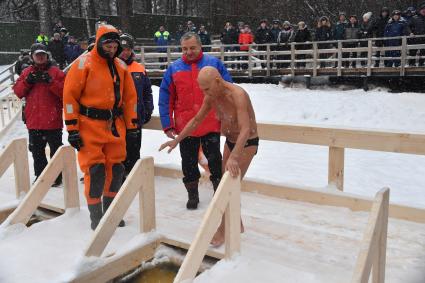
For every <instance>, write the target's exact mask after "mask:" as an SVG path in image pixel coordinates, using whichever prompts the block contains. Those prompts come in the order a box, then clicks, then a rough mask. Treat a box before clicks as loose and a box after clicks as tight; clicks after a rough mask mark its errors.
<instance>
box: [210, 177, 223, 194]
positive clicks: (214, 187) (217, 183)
mask: <svg viewBox="0 0 425 283" xmlns="http://www.w3.org/2000/svg"><path fill="white" fill-rule="evenodd" d="M220 181H221V180H214V181H211V183H212V184H213V189H214V194H215V192H216V191H217V188H218V185H220Z"/></svg>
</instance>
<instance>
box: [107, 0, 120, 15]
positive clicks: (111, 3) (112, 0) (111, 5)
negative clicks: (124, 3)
mask: <svg viewBox="0 0 425 283" xmlns="http://www.w3.org/2000/svg"><path fill="white" fill-rule="evenodd" d="M109 9H110V10H111V15H112V16H116V15H118V11H117V0H110V1H109Z"/></svg>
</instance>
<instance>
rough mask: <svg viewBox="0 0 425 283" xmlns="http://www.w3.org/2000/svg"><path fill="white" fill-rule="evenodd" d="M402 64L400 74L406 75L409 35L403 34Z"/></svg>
mask: <svg viewBox="0 0 425 283" xmlns="http://www.w3.org/2000/svg"><path fill="white" fill-rule="evenodd" d="M400 53H401V62H400V63H401V64H400V76H404V74H405V72H406V55H407V37H406V36H403V38H402V39H401V52H400Z"/></svg>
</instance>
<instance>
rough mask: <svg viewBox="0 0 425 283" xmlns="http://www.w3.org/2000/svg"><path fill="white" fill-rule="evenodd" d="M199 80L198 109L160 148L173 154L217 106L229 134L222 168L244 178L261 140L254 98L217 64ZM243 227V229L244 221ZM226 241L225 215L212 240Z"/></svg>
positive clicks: (223, 130)
mask: <svg viewBox="0 0 425 283" xmlns="http://www.w3.org/2000/svg"><path fill="white" fill-rule="evenodd" d="M198 83H199V87H200V88H201V90H202V92H203V93H204V94H205V97H204V101H203V103H202V106H201V108H200V110H199V112H198V113H197V114H196V116H195V117H194V118H193V119H192V120H190V121H189V123H188V124H187V125H186V127H185V128H184V129H183V130H182V132H181V133H180V135H178V136H177V137H176V138H175V139H174V140H171V141H168V142H166V143H164V144H162V145H161V147H160V148H159V150H160V151H161V150H163V149H164V148H166V147H169V150H168V153H170V152H171V151H172V150H173V149H174V148H175V147H176V146H177V144H178V143H179V142H180V141H181V140H182V139H184V138H185V137H187V136H189V135H190V133H191V132H192V131H194V130H195V129H196V128H197V127H198V125H199V124H200V123H201V122H202V121H203V119H204V118H205V117H206V116H207V114H208V113H209V112H210V111H211V109H213V108H215V110H216V112H217V116H218V119H219V120H220V122H221V134H222V135H224V136H225V137H226V144H225V146H224V153H223V168H224V169H225V170H226V171H229V172H230V174H231V176H233V177H237V176H238V175H239V173H240V174H241V179H242V178H243V177H244V176H245V173H246V171H247V170H248V167H249V165H250V163H251V160H252V158H253V157H254V155H255V154H256V153H257V149H258V142H259V138H258V133H257V122H256V120H255V113H254V109H253V107H252V104H251V100H250V99H249V96H248V94H247V93H246V92H245V90H244V89H242V88H241V87H239V86H237V85H234V84H232V83H229V82H226V81H225V80H223V79H222V77H221V76H220V74H219V73H218V71H217V69H215V68H214V67H204V68H202V70H201V71H200V72H199V75H198ZM241 226H242V227H241V232H243V225H242V221H241ZM223 243H224V217H223V219H222V221H221V224H220V226H219V228H218V230H217V232H216V233H215V235H214V237H213V239H212V241H211V244H212V245H213V246H220V245H221V244H223Z"/></svg>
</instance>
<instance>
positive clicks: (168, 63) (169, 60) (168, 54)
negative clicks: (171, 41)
mask: <svg viewBox="0 0 425 283" xmlns="http://www.w3.org/2000/svg"><path fill="white" fill-rule="evenodd" d="M170 64H171V51H170V46H167V66H166V67H165V68H166V69H167V68H168V66H170Z"/></svg>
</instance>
